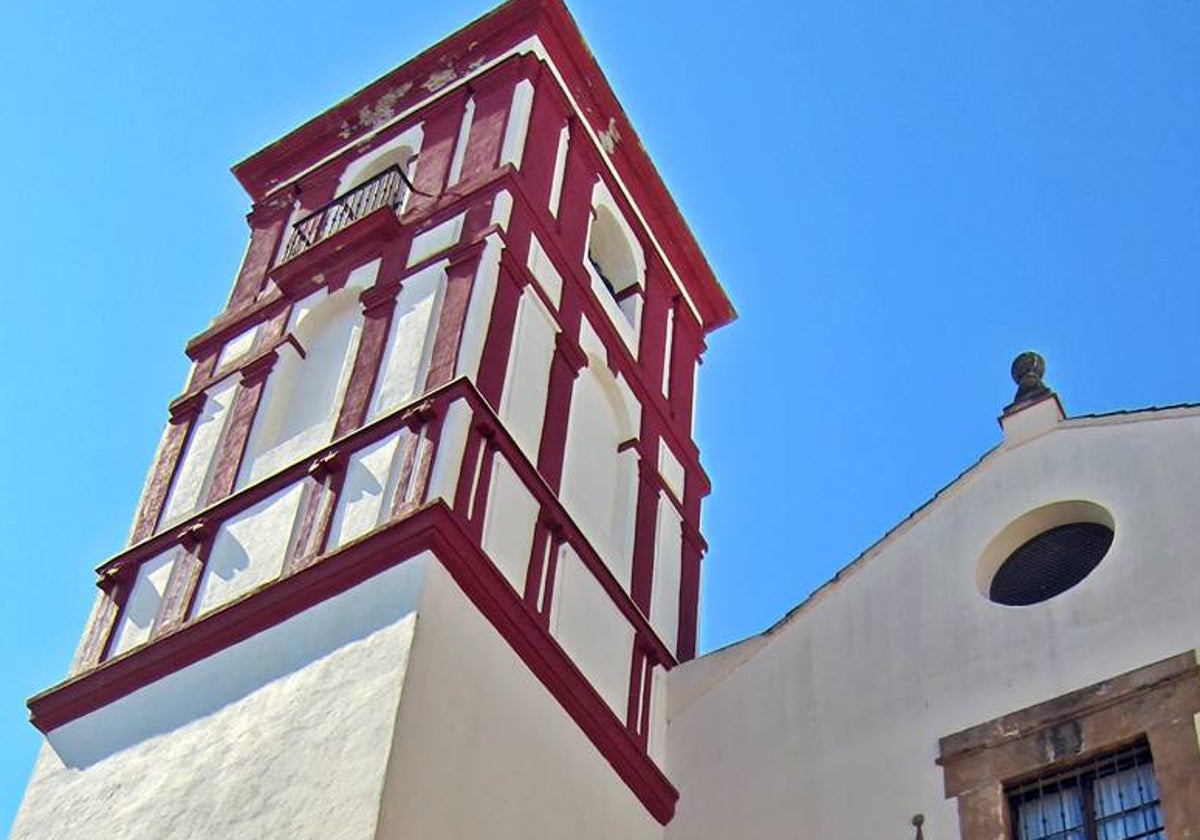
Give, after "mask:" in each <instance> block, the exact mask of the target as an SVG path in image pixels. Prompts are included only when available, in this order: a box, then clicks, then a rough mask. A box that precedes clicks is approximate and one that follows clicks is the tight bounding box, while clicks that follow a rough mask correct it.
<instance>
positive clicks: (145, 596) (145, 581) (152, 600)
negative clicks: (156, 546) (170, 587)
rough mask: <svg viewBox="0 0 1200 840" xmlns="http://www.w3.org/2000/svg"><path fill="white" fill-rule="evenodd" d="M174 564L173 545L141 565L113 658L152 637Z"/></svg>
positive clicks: (114, 640) (124, 611)
mask: <svg viewBox="0 0 1200 840" xmlns="http://www.w3.org/2000/svg"><path fill="white" fill-rule="evenodd" d="M174 566H175V549H173V548H171V549H168V550H167V551H164V552H163V553H162V554H160V555H158V556H157V557H154V558H151V559H150V560H147V561H146V562H144V563H142V565H141V566H139V567H138V573H137V580H135V581H134V583H133V591H131V592H130V593H129V598H128V599H127V600H126V601H125V608H124V609H123V610H121V622H120V624H119V625H118V626H117V633H116V636H114V637H113V642H112V646H111V648H110V649H109V653H108V655H109V656H110V657H112V656H116V655H117V654H118V653H123V652H124V651H127V650H129V649H130V648H131V647H135V646H137V645H140V644H141V643H142V642H144V641H146V640H147V639H149V638H150V630H151V629H152V628H153V627H154V619H155V617H156V616H157V615H158V607H159V605H160V604H161V603H162V599H163V595H164V594H166V591H167V581H168V580H170V579H171V569H172V568H174Z"/></svg>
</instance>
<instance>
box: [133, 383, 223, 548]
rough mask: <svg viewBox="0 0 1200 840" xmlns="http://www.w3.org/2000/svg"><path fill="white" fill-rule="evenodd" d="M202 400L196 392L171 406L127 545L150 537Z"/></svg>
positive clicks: (201, 392) (199, 393)
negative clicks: (161, 440) (165, 429)
mask: <svg viewBox="0 0 1200 840" xmlns="http://www.w3.org/2000/svg"><path fill="white" fill-rule="evenodd" d="M206 398H207V397H206V395H205V393H204V392H203V391H198V392H196V393H194V394H192V395H190V396H188V397H187V398H185V399H183V400H180V401H178V402H176V403H173V404H172V405H171V409H170V411H171V418H170V420H169V421H168V423H167V431H166V434H165V435H164V438H163V443H162V446H161V447H160V448H159V450H158V456H157V460H156V461H155V462H154V468H153V469H152V470H151V471H150V479H149V481H148V482H147V484H146V489H145V491H144V492H143V493H142V503H141V506H140V507H139V508H138V513H137V519H136V520H135V521H134V526H133V534H132V535H131V537H130V539H129V543H130V545H132V544H134V543H139V542H141V541H142V540H144V539H146V538H147V537H149V536H150V535H151V534H153V533H154V527H155V525H157V524H158V518H159V516H161V515H162V509H163V505H165V504H166V502H167V495H168V494H169V493H170V492H171V481H172V479H173V478H174V477H175V470H176V469H178V467H179V462H180V460H181V459H182V458H183V452H184V447H185V446H186V445H187V440H188V437H189V435H190V434H191V429H192V425H193V423H194V422H195V420H196V418H197V417H199V416H200V412H201V410H202V409H203V408H204V401H205V399H206Z"/></svg>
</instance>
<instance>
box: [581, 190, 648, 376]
mask: <svg viewBox="0 0 1200 840" xmlns="http://www.w3.org/2000/svg"><path fill="white" fill-rule="evenodd" d="M583 262H584V267H585V268H586V269H587V271H588V274H589V275H590V276H591V278H592V288H593V291H595V293H596V296H597V297H598V298H599V299H600V303H601V305H602V306H603V307H604V309H605V311H606V312H608V314H609V317H610V319H611V320H612V321H613V323H614V324H616V326H617V328H618V330H619V331H620V332H621V334H622V336H623V337H624V338H625V340H626V342H627V343H629V345H630V349H631V350H633V351H634V352H635V353H636V352H637V350H636V347H637V336H638V333H639V331H640V328H641V318H642V297H643V291H644V289H645V286H646V255H645V252H644V251H643V250H642V246H641V244H640V243H639V242H638V240H637V237H636V236H635V235H634V233H633V229H632V228H630V227H629V223H628V222H627V221H625V217H624V215H623V214H622V213H621V211H620V209H619V208H618V207H617V203H616V200H615V199H614V198H613V197H612V193H610V192H609V191H608V188H607V187H605V186H604V182H603V181H598V182H597V183H596V185H595V187H593V189H592V218H591V222H590V224H589V225H588V235H587V250H586V252H585V254H584V261H583Z"/></svg>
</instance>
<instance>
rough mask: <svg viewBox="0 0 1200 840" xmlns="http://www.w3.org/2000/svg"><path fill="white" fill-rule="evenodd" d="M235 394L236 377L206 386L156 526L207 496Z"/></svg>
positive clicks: (186, 511)
mask: <svg viewBox="0 0 1200 840" xmlns="http://www.w3.org/2000/svg"><path fill="white" fill-rule="evenodd" d="M236 394H237V377H236V376H231V377H229V378H228V379H225V380H224V381H222V382H220V383H218V384H217V385H215V386H213V387H212V388H210V389H209V392H208V395H207V396H206V397H205V398H204V408H203V409H202V410H201V412H200V416H198V417H197V418H196V419H195V421H194V422H193V424H192V431H191V435H190V436H189V437H188V442H187V447H186V448H185V449H184V451H183V458H182V460H181V461H180V464H179V468H178V469H177V470H176V472H175V478H174V480H173V481H172V482H171V493H170V495H168V496H167V503H166V506H165V507H164V508H163V514H162V519H161V520H160V524H159V527H160V528H164V527H166V526H168V525H171V524H173V523H175V522H178V521H179V520H181V519H183V518H184V517H186V516H188V515H189V514H190V513H192V512H193V511H195V510H196V509H197V508H199V507H200V505H201V504H203V502H204V497H205V496H207V495H208V485H209V479H210V477H211V475H212V461H213V456H214V455H215V454H216V451H217V444H218V443H219V442H220V440H221V433H222V432H223V431H224V429H225V423H226V421H227V420H228V419H229V410H230V408H232V407H233V398H234V396H235V395H236Z"/></svg>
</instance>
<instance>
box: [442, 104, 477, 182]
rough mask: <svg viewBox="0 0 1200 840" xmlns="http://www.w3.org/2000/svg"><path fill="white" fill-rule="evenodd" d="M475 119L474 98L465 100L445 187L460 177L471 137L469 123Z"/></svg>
mask: <svg viewBox="0 0 1200 840" xmlns="http://www.w3.org/2000/svg"><path fill="white" fill-rule="evenodd" d="M474 119H475V97H471V98H470V99H468V100H467V105H466V107H465V108H463V118H462V124H461V125H460V126H459V127H458V139H457V140H456V141H455V142H454V157H453V158H452V159H451V161H450V175H449V177H447V178H446V185H447V186H453V185H454V184H457V183H458V179H459V178H461V177H462V168H463V161H464V160H466V159H467V140H468V139H470V136H471V122H472V121H473V120H474Z"/></svg>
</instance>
